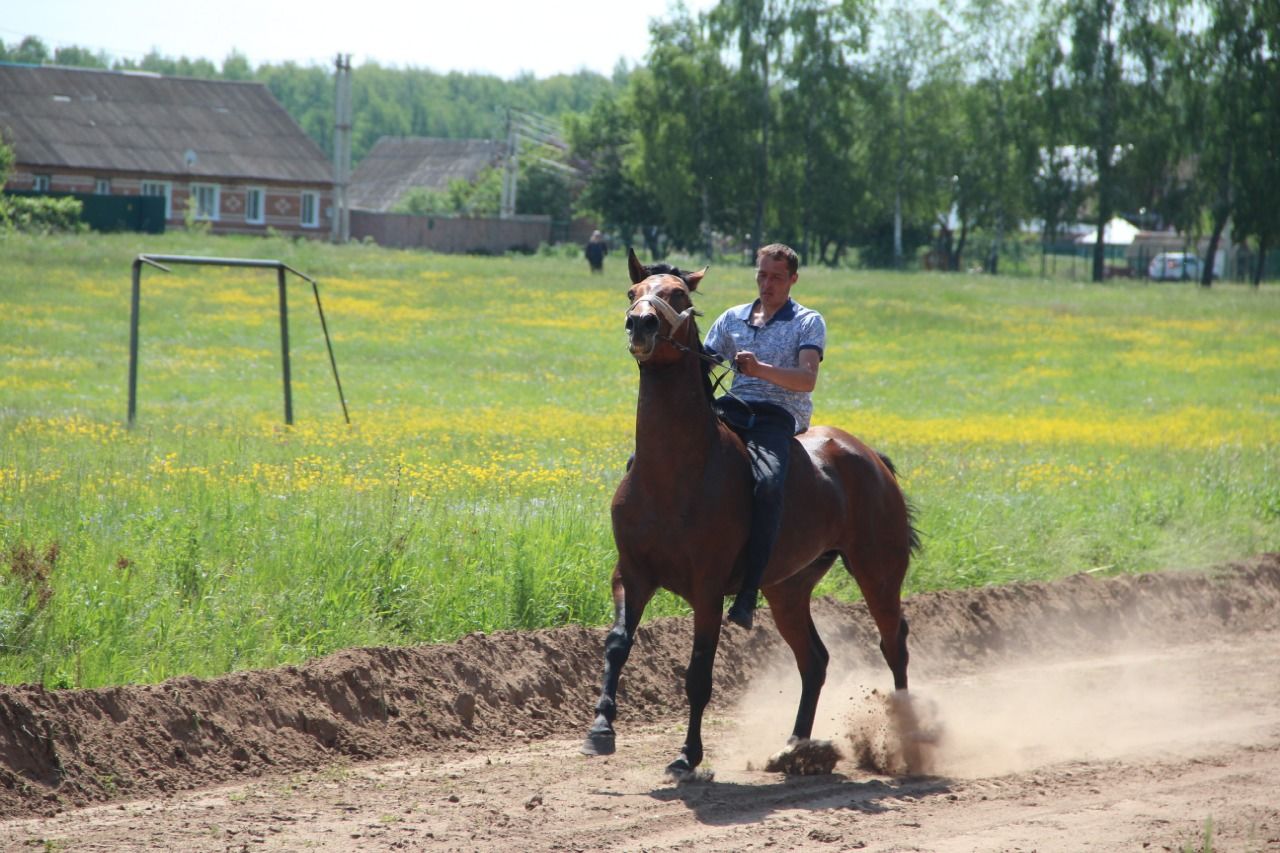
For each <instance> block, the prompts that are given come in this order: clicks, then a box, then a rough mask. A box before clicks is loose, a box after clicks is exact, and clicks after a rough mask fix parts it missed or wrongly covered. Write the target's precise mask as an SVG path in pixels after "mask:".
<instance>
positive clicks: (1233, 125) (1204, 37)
mask: <svg viewBox="0 0 1280 853" xmlns="http://www.w3.org/2000/svg"><path fill="white" fill-rule="evenodd" d="M1207 5H1208V9H1207V11H1208V13H1209V26H1208V27H1206V28H1204V30H1203V31H1201V32H1199V33H1197V34H1196V35H1195V38H1194V39H1193V40H1192V48H1191V50H1190V51H1189V53H1188V55H1187V57H1186V60H1187V62H1186V65H1185V70H1186V72H1187V74H1186V77H1185V78H1184V80H1185V82H1186V84H1187V90H1188V92H1189V97H1188V99H1187V104H1188V109H1187V110H1186V113H1185V116H1184V133H1183V134H1182V135H1181V138H1182V139H1184V140H1185V146H1184V148H1185V156H1187V157H1189V158H1194V159H1195V161H1196V163H1197V164H1198V168H1197V169H1196V171H1195V174H1194V176H1193V178H1192V180H1191V181H1190V187H1189V190H1188V195H1189V198H1190V209H1191V210H1192V211H1195V212H1196V213H1201V212H1202V213H1203V214H1204V215H1205V216H1207V218H1208V220H1209V239H1208V246H1207V249H1206V251H1205V257H1204V269H1203V270H1202V272H1201V281H1200V283H1201V284H1202V285H1203V286H1205V287H1209V286H1210V285H1211V284H1212V281H1213V267H1214V261H1215V257H1216V255H1217V252H1218V250H1219V246H1220V241H1221V239H1222V235H1223V233H1224V232H1225V230H1226V227H1227V224H1228V222H1229V221H1232V220H1234V222H1235V228H1236V234H1235V237H1236V239H1237V240H1240V239H1242V238H1244V237H1248V236H1252V237H1254V238H1256V240H1257V243H1258V249H1259V252H1258V257H1259V265H1258V266H1257V267H1256V268H1255V271H1254V275H1253V280H1254V281H1255V283H1256V282H1258V281H1260V279H1261V272H1262V268H1261V263H1262V261H1263V260H1265V255H1266V250H1267V248H1268V247H1269V246H1272V245H1275V243H1276V242H1277V241H1278V240H1280V214H1278V213H1277V212H1276V209H1277V205H1276V202H1275V190H1276V187H1278V186H1280V156H1278V155H1280V120H1278V119H1277V117H1276V111H1277V109H1280V94H1278V90H1280V64H1278V63H1277V59H1276V57H1277V56H1278V55H1280V7H1277V6H1276V5H1275V4H1266V3H1253V2H1246V1H1245V0H1209V2H1208V4H1207ZM1192 127H1195V128H1196V131H1197V132H1194V133H1192V132H1191V128H1192Z"/></svg>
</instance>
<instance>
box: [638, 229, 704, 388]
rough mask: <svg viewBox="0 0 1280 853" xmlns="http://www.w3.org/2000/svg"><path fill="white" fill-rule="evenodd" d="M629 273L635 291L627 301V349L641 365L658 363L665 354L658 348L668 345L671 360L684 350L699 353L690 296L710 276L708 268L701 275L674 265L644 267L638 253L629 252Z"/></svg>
mask: <svg viewBox="0 0 1280 853" xmlns="http://www.w3.org/2000/svg"><path fill="white" fill-rule="evenodd" d="M627 269H628V271H629V272H630V274H631V289H630V290H628V291H627V298H628V299H630V300H631V306H630V307H629V308H628V309H627V347H628V349H630V350H631V355H632V356H634V357H635V360H636V361H638V362H639V363H641V364H644V363H646V362H650V361H654V360H655V358H656V357H657V356H658V353H659V352H660V351H661V350H660V349H659V347H658V344H659V343H661V342H662V341H667V342H669V343H671V344H673V345H674V346H672V347H666V348H665V349H666V350H667V351H668V352H669V356H668V357H663V360H671V359H675V358H679V357H680V355H681V353H682V351H683V350H688V349H694V350H696V349H697V338H696V334H695V333H694V331H693V323H692V322H690V317H691V316H693V315H694V314H696V313H697V312H696V311H694V310H693V300H692V299H691V298H690V296H689V294H691V293H693V291H695V290H697V289H698V282H700V281H702V277H703V276H704V275H706V272H707V270H706V268H705V267H703V268H702V269H700V270H698V271H697V272H685V271H684V270H681V269H678V268H676V267H673V266H671V265H670V264H651V265H649V266H645V265H644V264H642V263H640V259H639V258H637V257H636V253H635V252H634V251H633V250H631V249H628V250H627Z"/></svg>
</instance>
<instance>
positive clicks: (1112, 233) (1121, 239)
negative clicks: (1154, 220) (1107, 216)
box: [1076, 216, 1140, 246]
mask: <svg viewBox="0 0 1280 853" xmlns="http://www.w3.org/2000/svg"><path fill="white" fill-rule="evenodd" d="M1139 230H1140V229H1139V228H1138V227H1137V226H1136V225H1130V224H1129V221H1128V220H1126V219H1121V218H1120V217H1119V216H1117V217H1116V218H1114V219H1112V220H1111V221H1110V222H1108V223H1107V227H1106V229H1105V230H1104V231H1103V234H1102V242H1103V243H1105V244H1107V245H1108V246H1128V245H1129V244H1130V243H1132V242H1133V240H1134V238H1135V237H1137V236H1138V232H1139ZM1076 242H1077V243H1084V244H1087V245H1090V246H1092V245H1093V244H1094V243H1097V242H1098V228H1097V226H1094V227H1093V228H1092V229H1090V230H1089V233H1087V234H1083V235H1081V236H1080V237H1078V238H1077V239H1076Z"/></svg>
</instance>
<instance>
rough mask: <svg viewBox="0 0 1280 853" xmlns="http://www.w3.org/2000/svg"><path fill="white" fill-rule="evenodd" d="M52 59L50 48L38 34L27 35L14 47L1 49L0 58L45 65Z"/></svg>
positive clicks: (27, 63)
mask: <svg viewBox="0 0 1280 853" xmlns="http://www.w3.org/2000/svg"><path fill="white" fill-rule="evenodd" d="M0 47H3V46H2V45H0ZM51 59H52V57H51V56H50V54H49V48H48V47H47V46H46V45H45V43H44V42H43V41H41V40H40V39H39V38H38V37H36V36H27V37H26V38H24V39H23V40H22V41H20V42H18V43H17V44H16V45H14V46H13V47H10V48H4V49H3V50H0V60H2V61H4V62H17V63H22V64H26V65H45V64H47V63H48V62H49V61H50V60H51Z"/></svg>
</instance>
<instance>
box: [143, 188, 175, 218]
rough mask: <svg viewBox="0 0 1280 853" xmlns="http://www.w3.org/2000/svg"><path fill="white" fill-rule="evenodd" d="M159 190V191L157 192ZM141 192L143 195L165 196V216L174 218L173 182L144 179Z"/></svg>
mask: <svg viewBox="0 0 1280 853" xmlns="http://www.w3.org/2000/svg"><path fill="white" fill-rule="evenodd" d="M157 190H159V192H157ZM140 192H141V193H142V194H143V195H161V196H164V218H165V219H166V220H169V219H172V218H173V184H172V183H170V182H169V181H143V182H142V184H141V188H140Z"/></svg>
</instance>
